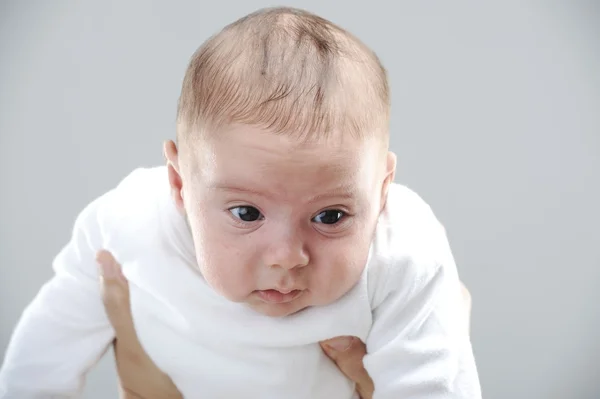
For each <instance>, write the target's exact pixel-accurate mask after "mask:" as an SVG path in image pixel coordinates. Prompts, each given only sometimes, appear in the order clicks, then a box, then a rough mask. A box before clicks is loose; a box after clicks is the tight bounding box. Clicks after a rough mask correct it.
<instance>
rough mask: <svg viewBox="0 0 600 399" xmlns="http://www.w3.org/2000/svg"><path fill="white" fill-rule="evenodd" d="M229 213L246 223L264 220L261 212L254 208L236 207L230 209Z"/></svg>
mask: <svg viewBox="0 0 600 399" xmlns="http://www.w3.org/2000/svg"><path fill="white" fill-rule="evenodd" d="M229 212H231V213H232V214H233V216H235V217H236V218H238V219H240V220H242V221H244V222H255V221H257V220H259V219H262V215H261V214H260V211H259V210H258V209H256V208H255V207H253V206H236V207H234V208H231V209H229Z"/></svg>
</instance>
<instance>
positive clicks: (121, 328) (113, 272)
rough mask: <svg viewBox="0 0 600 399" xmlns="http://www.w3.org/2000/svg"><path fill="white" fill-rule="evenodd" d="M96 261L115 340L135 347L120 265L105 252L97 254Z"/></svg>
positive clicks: (124, 282) (133, 328) (132, 325)
mask: <svg viewBox="0 0 600 399" xmlns="http://www.w3.org/2000/svg"><path fill="white" fill-rule="evenodd" d="M96 260H97V262H98V264H99V266H100V271H101V279H100V284H101V291H102V301H103V302H104V308H105V310H106V315H107V316H108V319H109V320H110V323H111V324H112V326H113V328H114V330H115V335H116V338H117V339H118V340H120V341H122V342H123V344H124V345H127V346H129V345H130V344H134V345H137V344H138V343H139V341H138V340H137V335H136V333H135V326H134V324H133V317H132V315H131V306H130V301H129V284H128V283H127V280H126V279H125V276H123V273H122V272H121V265H119V263H118V262H117V261H116V259H115V258H114V257H113V255H112V254H111V253H110V252H108V251H105V250H101V251H99V252H98V254H97V255H96Z"/></svg>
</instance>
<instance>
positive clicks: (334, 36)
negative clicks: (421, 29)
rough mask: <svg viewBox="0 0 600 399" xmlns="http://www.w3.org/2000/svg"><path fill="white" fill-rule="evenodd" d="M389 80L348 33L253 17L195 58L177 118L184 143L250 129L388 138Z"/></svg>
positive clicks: (277, 13) (290, 11)
mask: <svg viewBox="0 0 600 399" xmlns="http://www.w3.org/2000/svg"><path fill="white" fill-rule="evenodd" d="M389 102H390V100H389V88H388V81H387V74H386V71H385V69H384V67H383V66H382V65H381V62H380V61H379V59H378V57H377V56H376V55H375V53H374V52H373V51H371V50H370V49H369V48H368V47H367V46H365V45H364V44H363V43H362V42H360V41H359V40H358V39H356V38H355V37H354V36H352V35H351V34H350V33H348V32H347V31H345V30H343V29H342V28H340V27H338V26H337V25H335V24H333V23H332V22H330V21H328V20H325V19H323V18H321V17H319V16H317V15H314V14H312V13H309V12H307V11H304V10H299V9H295V8H288V7H277V8H266V9H261V10H259V11H256V12H254V13H252V14H249V15H247V16H245V17H243V18H241V19H239V20H237V21H235V22H233V23H232V24H230V25H227V26H226V27H225V28H223V30H221V31H220V32H218V33H217V34H216V35H214V36H212V37H211V38H210V39H208V40H207V41H206V42H204V43H203V44H202V46H201V47H200V48H199V49H198V50H197V51H196V52H195V53H194V55H193V56H192V58H191V61H190V63H189V66H188V69H187V71H186V74H185V77H184V80H183V85H182V91H181V96H180V98H179V105H178V110H177V137H178V141H179V142H187V141H188V140H189V141H190V142H194V141H196V140H197V137H198V136H199V135H203V134H207V133H210V132H211V131H214V130H216V129H219V128H220V127H223V126H227V125H233V124H245V125H253V126H257V127H261V128H264V129H267V130H268V131H272V132H274V133H278V134H291V135H297V136H298V137H299V138H302V137H303V138H305V139H308V138H310V137H311V136H314V135H327V134H330V133H332V132H334V131H335V132H339V133H341V134H351V135H353V136H357V137H363V136H366V135H382V137H385V139H386V142H387V134H388V124H389Z"/></svg>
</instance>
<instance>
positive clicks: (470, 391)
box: [364, 223, 481, 399]
mask: <svg viewBox="0 0 600 399" xmlns="http://www.w3.org/2000/svg"><path fill="white" fill-rule="evenodd" d="M428 240H431V241H429V242H430V243H431V244H433V249H431V248H432V247H431V246H429V245H428V248H430V249H429V251H428V255H427V256H425V257H412V258H408V257H407V258H405V259H403V260H402V261H399V262H396V264H395V265H391V267H390V268H389V270H388V275H387V279H386V282H385V284H386V289H385V296H384V297H383V299H382V300H381V302H380V303H379V304H377V306H376V307H375V309H374V311H373V328H372V330H371V333H370V334H369V337H368V338H367V355H366V356H365V358H364V365H365V369H366V370H367V372H368V373H369V375H370V376H371V377H372V379H373V382H374V386H375V393H374V396H373V399H392V398H394V399H397V398H406V399H421V398H422V399H425V398H427V399H449V398H453V399H454V398H455V399H480V398H481V388H480V383H479V377H478V373H477V368H476V365H475V360H474V356H473V350H472V347H471V342H470V339H469V336H468V334H467V333H466V332H465V325H466V322H467V321H466V317H467V314H466V312H465V311H464V309H463V307H462V302H461V301H462V298H461V295H460V281H459V279H458V273H457V270H456V265H455V263H454V259H453V256H452V253H451V251H450V246H449V244H448V240H447V238H446V233H445V230H444V229H443V227H442V226H441V225H440V224H439V223H437V224H436V227H435V228H434V229H433V234H430V235H428ZM431 255H434V256H431ZM419 258H420V260H419ZM432 259H434V260H432ZM398 287H410V288H409V289H400V288H398Z"/></svg>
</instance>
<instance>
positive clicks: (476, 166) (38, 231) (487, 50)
mask: <svg viewBox="0 0 600 399" xmlns="http://www.w3.org/2000/svg"><path fill="white" fill-rule="evenodd" d="M334 3H336V4H337V5H334ZM427 3H428V4H427V5H426V4H425V2H418V1H414V2H401V3H396V4H393V3H392V2H391V1H389V2H384V1H379V2H370V5H367V4H368V3H367V2H354V3H352V4H344V3H343V2H341V1H339V2H325V1H296V2H287V4H288V5H295V6H300V7H304V8H308V9H310V10H312V11H314V12H317V13H319V14H321V15H323V16H324V17H327V18H330V19H332V20H333V21H335V22H337V23H339V24H341V25H342V26H344V27H346V28H347V29H349V30H351V31H352V32H354V33H355V34H357V35H358V36H359V37H360V38H362V39H363V40H364V41H365V42H366V43H367V44H368V45H370V46H371V47H372V48H374V49H375V51H376V52H377V53H378V54H379V55H380V57H381V59H382V60H383V62H384V64H385V65H386V67H387V69H388V70H389V73H390V79H391V87H392V91H393V92H392V93H393V117H392V148H393V150H395V151H396V152H397V153H398V155H399V170H398V178H397V181H399V182H402V183H404V184H407V185H408V186H410V187H412V188H414V189H415V190H416V191H418V192H419V193H420V194H421V195H422V196H423V197H424V198H425V199H426V200H427V201H428V202H430V203H431V205H432V206H433V208H434V210H435V211H436V213H437V214H438V215H439V217H440V219H441V220H442V221H443V223H444V224H445V225H446V227H447V229H448V231H449V235H450V239H451V243H452V245H453V248H454V252H455V255H456V259H457V262H458V265H459V271H460V273H461V276H462V278H463V280H464V281H465V282H466V283H467V285H468V287H469V288H470V290H471V292H472V295H473V298H474V309H473V326H472V337H473V344H474V349H475V355H476V358H477V362H478V365H479V370H480V374H481V382H482V385H483V390H484V396H485V398H489V399H505V398H511V399H521V398H522V399H535V398H557V399H558V398H560V399H563V398H564V399H566V398H569V399H578V398H582V399H583V398H590V399H591V398H596V399H597V398H600V372H599V371H598V369H599V366H600V365H599V364H598V362H599V361H598V359H599V355H600V311H599V308H600V294H599V292H598V289H597V286H598V283H600V249H599V246H600V245H599V244H600V235H599V232H598V226H599V225H600V212H599V211H598V206H599V205H600V188H599V185H600V7H599V4H598V3H597V2H596V3H592V2H583V1H578V2H571V1H563V2H562V3H560V2H545V3H544V2H536V3H533V2H525V3H524V2H521V3H516V2H515V3H512V2H511V3H508V2H497V4H496V5H494V6H490V5H485V6H484V5H482V4H480V3H476V2H471V3H470V4H466V3H452V2H444V3H443V2H439V3H435V4H434V3H430V2H427ZM451 3H452V4H451ZM501 3H502V4H501ZM271 4H272V3H267V2H262V1H257V0H254V1H228V2H223V3H220V4H217V3H209V2H201V1H191V0H190V1H176V2H166V1H164V2H159V1H152V2H150V1H141V0H139V1H121V2H119V1H102V2H98V1H96V2H85V3H84V2H76V1H60V2H59V1H53V2H42V1H37V2H33V1H12V2H6V1H4V2H1V3H0V58H1V60H0V190H1V193H2V195H1V196H0V354H2V355H3V354H4V350H5V348H6V345H7V344H8V340H9V338H10V334H11V331H12V329H13V328H14V325H15V323H16V322H17V320H18V317H19V316H20V313H21V312H22V310H23V308H24V307H25V306H26V304H27V303H28V302H29V301H30V300H31V299H32V298H33V296H34V295H35V294H36V292H37V290H38V289H39V288H40V286H41V284H42V283H43V282H44V281H46V280H47V279H48V278H49V277H50V276H51V269H50V262H51V260H52V258H53V256H54V255H55V254H56V253H57V252H58V251H59V249H60V248H61V247H62V246H63V245H64V244H65V243H66V240H67V239H68V238H69V234H70V230H71V227H72V223H73V221H74V218H75V216H76V214H77V213H78V212H79V211H80V210H81V208H82V207H83V206H84V205H85V204H87V203H88V202H89V201H90V200H92V199H93V198H94V197H96V196H98V195H100V194H102V193H103V192H104V191H106V190H108V189H109V188H111V187H112V186H114V185H115V184H116V183H117V182H118V181H119V180H120V179H121V178H122V177H124V176H125V175H126V174H127V173H129V172H130V171H131V170H132V169H133V168H135V167H138V166H151V165H156V164H159V163H162V156H161V143H162V140H163V139H166V138H173V137H174V118H175V109H176V101H177V96H178V93H179V89H180V83H181V80H182V77H183V73H184V69H185V66H186V63H187V61H188V59H189V57H190V55H191V54H192V52H193V51H194V50H195V49H196V47H197V46H198V45H199V44H200V43H201V42H202V41H203V40H204V39H206V38H207V37H208V35H210V34H212V33H213V32H215V31H216V30H217V29H219V28H220V27H222V26H223V25H224V24H226V23H229V22H231V21H233V20H234V19H236V18H238V17H240V16H242V15H244V14H246V13H247V12H250V11H253V10H254V9H256V8H259V7H263V6H269V5H271ZM342 4H344V5H343V6H342ZM509 4H519V5H510V6H509ZM115 384H116V377H115V373H114V369H113V362H112V358H111V357H110V356H107V357H106V358H105V359H104V360H103V361H102V362H101V364H100V365H99V367H98V368H97V369H95V370H94V371H93V372H92V373H91V375H90V377H89V382H88V385H87V388H86V398H109V397H116V385H115Z"/></svg>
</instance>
